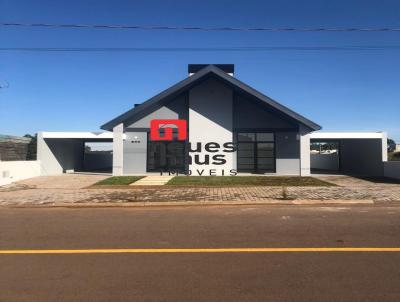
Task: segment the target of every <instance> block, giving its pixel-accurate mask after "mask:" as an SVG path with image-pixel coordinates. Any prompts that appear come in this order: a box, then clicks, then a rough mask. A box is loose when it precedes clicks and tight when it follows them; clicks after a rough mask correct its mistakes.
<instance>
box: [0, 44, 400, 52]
mask: <svg viewBox="0 0 400 302" xmlns="http://www.w3.org/2000/svg"><path fill="white" fill-rule="evenodd" d="M399 49H400V45H381V46H362V45H353V46H265V47H0V52H7V51H13V52H263V51H265V52H266V51H382V50H399Z"/></svg>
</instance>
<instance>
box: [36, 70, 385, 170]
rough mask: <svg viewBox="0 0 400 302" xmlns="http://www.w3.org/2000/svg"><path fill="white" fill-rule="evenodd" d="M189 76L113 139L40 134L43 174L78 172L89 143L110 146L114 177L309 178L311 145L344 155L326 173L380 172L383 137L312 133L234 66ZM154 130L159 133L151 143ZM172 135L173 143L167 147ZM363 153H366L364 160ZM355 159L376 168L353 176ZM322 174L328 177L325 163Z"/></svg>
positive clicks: (120, 125) (135, 114) (130, 114)
mask: <svg viewBox="0 0 400 302" xmlns="http://www.w3.org/2000/svg"><path fill="white" fill-rule="evenodd" d="M188 69H189V70H188V73H189V76H188V77H187V78H186V79H184V80H183V81H181V82H178V83H177V84H175V85H173V86H172V87H170V88H168V89H166V90H164V91H163V92H161V93H159V94H157V95H156V96H154V97H152V98H150V99H149V100H147V101H145V102H144V103H142V104H139V105H136V106H135V107H134V108H133V109H131V110H129V111H127V112H125V113H123V114H121V115H120V116H118V117H116V118H114V119H112V120H111V121H109V122H107V123H106V124H104V125H103V126H101V128H102V129H103V130H106V131H112V133H110V132H105V133H76V132H75V133H74V132H72V133H68V132H63V133H54V132H41V133H39V135H38V159H40V160H41V162H42V166H43V167H44V169H45V170H46V171H45V172H44V174H57V173H62V172H65V171H68V170H74V171H79V170H81V169H82V167H84V166H85V163H84V158H83V154H84V152H83V149H84V142H88V141H89V142H96V141H102V142H104V141H105V142H106V141H112V142H113V155H112V156H113V159H112V173H113V174H114V175H129V174H146V173H154V172H157V173H159V172H160V171H172V172H174V171H178V172H180V173H191V175H200V174H201V175H235V174H236V173H255V174H269V173H271V174H276V175H309V174H310V172H311V168H313V167H312V166H311V164H310V162H311V158H310V142H323V141H324V139H326V140H327V141H328V142H332V141H334V142H337V146H338V147H337V149H336V150H338V151H339V152H334V153H332V154H336V155H335V156H336V157H337V158H335V165H336V166H335V167H334V168H335V169H333V170H332V169H331V168H332V165H331V163H330V164H329V165H328V166H326V167H325V168H327V169H325V170H328V171H332V172H340V171H346V173H351V170H352V169H354V172H357V173H361V174H364V172H365V174H369V173H372V174H374V175H375V174H376V175H380V174H381V171H383V164H382V161H385V155H384V154H383V153H382V150H386V141H384V140H386V135H385V134H384V133H364V134H360V133H351V134H337V133H336V134H332V133H331V134H326V135H325V136H324V134H323V133H312V132H314V131H317V130H320V129H321V126H319V125H318V124H316V123H314V122H312V121H310V120H309V119H307V118H305V117H304V116H302V115H300V114H298V113H296V112H294V111H292V110H290V109H289V108H287V107H285V106H283V105H281V104H279V103H278V102H276V101H274V100H272V99H271V98H269V97H267V96H265V95H264V94H262V93H260V92H258V91H257V90H255V89H254V88H252V87H250V86H248V85H246V84H245V83H243V82H241V81H239V80H238V79H237V78H235V77H234V76H233V74H234V66H233V65H230V64H216V65H201V64H196V65H189V68H188ZM177 120H179V121H177ZM157 121H158V124H156V123H157ZM152 123H154V124H153V126H154V127H157V128H154V127H153V129H152V130H153V133H152V135H151V134H150V128H151V126H152ZM171 128H172V129H171ZM155 129H156V132H157V133H155V132H154V130H155ZM185 134H187V135H186V136H185ZM169 135H171V136H172V141H165V140H162V139H164V138H165V137H168V136H169ZM315 135H316V136H315ZM332 135H333V136H332ZM156 136H158V138H157V137H156ZM160 139H161V140H160ZM353 144H356V145H357V144H359V145H360V146H361V147H360V148H358V147H357V146H355V145H353ZM347 146H348V147H347ZM353 147H354V148H353ZM365 147H367V148H369V149H368V152H364V155H363V156H360V153H361V152H363V150H365ZM383 148H385V149H383ZM341 153H342V155H343V158H341V159H340V157H341ZM352 158H353V159H354V160H355V159H357V158H358V160H356V161H354V162H357V165H360V164H361V165H363V166H365V165H369V164H370V163H371V162H374V167H373V168H371V169H359V168H358V167H356V168H354V165H352V163H351V162H352ZM375 162H379V163H380V164H379V165H380V166H379V167H378V166H375ZM339 163H340V164H339ZM339 165H340V166H339ZM91 166H92V167H93V162H92V163H91ZM321 167H322V168H321ZM336 167H337V169H336ZM318 169H320V170H321V169H322V170H324V166H323V165H322V166H321V161H319V162H318ZM94 170H95V168H94ZM382 173H383V172H382Z"/></svg>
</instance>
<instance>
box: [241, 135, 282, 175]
mask: <svg viewBox="0 0 400 302" xmlns="http://www.w3.org/2000/svg"><path fill="white" fill-rule="evenodd" d="M236 138H237V148H238V150H237V170H238V172H245V173H274V172H275V137H274V133H267V132H257V133H256V132H239V133H237V137H236Z"/></svg>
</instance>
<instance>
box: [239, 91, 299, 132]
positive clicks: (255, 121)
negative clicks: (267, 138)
mask: <svg viewBox="0 0 400 302" xmlns="http://www.w3.org/2000/svg"><path fill="white" fill-rule="evenodd" d="M233 121H234V124H233V128H234V129H287V128H297V125H296V126H295V125H293V123H290V122H288V121H287V119H286V120H285V119H283V118H281V117H279V116H277V115H276V114H273V113H272V112H270V111H269V110H268V109H267V108H265V106H262V105H260V104H258V103H255V102H254V101H253V100H249V99H248V98H246V97H244V96H242V95H239V94H236V95H235V98H234V107H233Z"/></svg>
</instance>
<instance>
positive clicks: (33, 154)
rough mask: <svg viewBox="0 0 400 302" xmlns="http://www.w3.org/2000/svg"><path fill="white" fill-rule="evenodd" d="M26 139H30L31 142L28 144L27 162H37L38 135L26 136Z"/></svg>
mask: <svg viewBox="0 0 400 302" xmlns="http://www.w3.org/2000/svg"><path fill="white" fill-rule="evenodd" d="M24 137H28V138H30V139H31V141H30V142H29V144H28V152H27V154H26V159H27V160H36V158H37V134H35V135H34V136H32V135H30V134H25V135H24Z"/></svg>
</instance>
